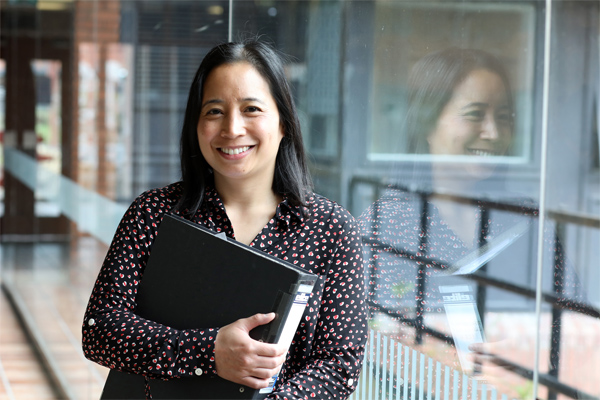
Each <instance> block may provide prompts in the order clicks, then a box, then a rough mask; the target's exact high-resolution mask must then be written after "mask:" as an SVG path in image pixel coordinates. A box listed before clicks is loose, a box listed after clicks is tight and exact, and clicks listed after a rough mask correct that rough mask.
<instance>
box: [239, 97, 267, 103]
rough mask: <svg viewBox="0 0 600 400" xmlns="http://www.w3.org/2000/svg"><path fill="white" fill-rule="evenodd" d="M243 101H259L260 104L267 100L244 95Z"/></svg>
mask: <svg viewBox="0 0 600 400" xmlns="http://www.w3.org/2000/svg"><path fill="white" fill-rule="evenodd" d="M242 101H257V102H259V103H260V104H265V102H264V101H262V100H261V99H259V98H258V97H244V98H243V99H242Z"/></svg>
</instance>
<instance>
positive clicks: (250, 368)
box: [215, 313, 287, 388]
mask: <svg viewBox="0 0 600 400" xmlns="http://www.w3.org/2000/svg"><path fill="white" fill-rule="evenodd" d="M274 318H275V314H274V313H269V314H256V315H253V316H251V317H249V318H242V319H239V320H237V321H235V322H234V323H232V324H229V325H227V326H224V327H223V328H221V329H220V330H219V333H218V334H217V337H216V340H215V364H216V367H217V374H218V375H219V376H220V377H222V378H224V379H227V380H230V381H233V382H236V383H241V384H243V385H246V386H250V387H252V388H262V387H266V386H268V382H269V379H270V378H271V377H272V376H273V375H275V374H277V372H278V371H279V369H280V368H281V364H283V362H284V361H285V354H286V350H287V349H284V348H283V347H282V346H280V345H276V344H269V343H262V342H259V341H256V340H254V339H252V338H251V337H250V336H249V332H250V331H251V330H252V329H254V328H255V327H257V326H260V325H264V324H267V323H269V322H271V321H272V320H273V319H274ZM260 385H262V386H260Z"/></svg>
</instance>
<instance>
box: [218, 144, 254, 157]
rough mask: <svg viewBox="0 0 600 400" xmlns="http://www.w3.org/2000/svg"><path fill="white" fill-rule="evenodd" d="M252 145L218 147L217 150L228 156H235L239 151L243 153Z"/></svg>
mask: <svg viewBox="0 0 600 400" xmlns="http://www.w3.org/2000/svg"><path fill="white" fill-rule="evenodd" d="M252 147H254V146H243V147H220V148H219V151H220V152H222V153H225V154H227V155H230V156H235V155H238V154H241V153H245V152H246V151H248V150H250V148H252Z"/></svg>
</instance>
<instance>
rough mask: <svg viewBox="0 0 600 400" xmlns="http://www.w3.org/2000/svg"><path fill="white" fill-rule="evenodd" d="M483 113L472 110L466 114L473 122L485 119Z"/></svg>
mask: <svg viewBox="0 0 600 400" xmlns="http://www.w3.org/2000/svg"><path fill="white" fill-rule="evenodd" d="M483 115H484V114H483V111H480V110H471V111H467V112H466V113H465V116H466V117H468V118H469V119H472V120H480V119H482V118H483Z"/></svg>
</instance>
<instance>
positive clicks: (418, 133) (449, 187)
mask: <svg viewBox="0 0 600 400" xmlns="http://www.w3.org/2000/svg"><path fill="white" fill-rule="evenodd" d="M405 129H406V134H407V135H408V138H409V141H410V145H411V149H412V151H413V152H415V153H426V154H429V155H430V156H429V157H427V160H428V162H429V163H428V165H427V169H429V171H428V172H430V173H429V174H426V176H427V178H428V179H424V182H423V181H422V182H419V184H420V186H421V188H420V189H419V190H412V189H409V186H410V185H404V186H403V185H395V186H394V187H392V188H390V189H389V190H388V191H387V192H386V193H385V195H383V196H382V197H381V198H380V199H379V200H378V201H377V202H375V203H374V204H373V205H372V206H371V207H370V208H369V209H367V210H366V211H365V212H364V213H363V215H362V216H361V218H360V225H361V228H362V230H363V235H364V236H366V237H367V238H368V240H367V243H368V245H367V246H365V251H366V252H365V260H366V265H367V268H368V272H367V275H368V282H367V284H368V295H369V304H370V314H371V315H370V317H371V318H373V319H375V320H376V321H377V322H378V323H377V324H376V325H378V326H380V327H382V329H387V328H389V329H390V330H392V333H393V334H394V335H397V336H404V337H405V340H407V341H409V340H414V338H415V335H416V342H417V343H421V340H422V336H421V335H427V334H429V335H431V336H433V337H437V338H438V339H441V340H442V341H448V342H451V343H454V344H455V347H456V349H457V351H458V354H457V355H456V358H454V356H453V357H447V356H444V355H443V354H441V353H442V352H438V353H437V354H436V357H442V358H444V357H445V359H443V360H442V361H444V362H446V363H448V364H450V363H452V362H454V363H455V367H456V368H457V369H462V370H463V371H464V372H465V373H472V372H479V368H480V366H479V365H478V364H477V363H473V360H474V358H473V354H472V351H473V348H476V349H477V348H478V349H481V348H482V346H481V344H478V342H481V341H482V340H483V337H482V335H480V333H481V334H482V332H479V331H478V330H477V328H478V327H477V323H476V321H477V318H478V317H479V316H477V315H475V316H474V315H468V314H466V313H465V314H460V315H459V316H460V318H461V320H460V321H461V323H462V326H459V327H458V328H459V329H453V328H456V326H454V327H453V326H452V322H449V321H452V320H453V315H450V311H448V310H450V309H452V306H453V305H454V304H450V303H452V302H453V301H455V300H456V299H460V301H461V302H462V303H461V307H462V308H461V310H464V309H468V308H469V307H471V306H475V305H476V306H477V307H479V310H478V312H479V314H481V316H482V319H483V316H485V314H486V311H490V310H494V311H506V308H507V307H514V308H515V309H517V310H521V311H529V312H533V311H534V310H533V309H531V304H532V303H530V302H528V300H529V299H527V298H526V297H518V296H516V295H515V294H514V293H511V292H510V291H507V290H499V289H495V288H493V289H492V290H491V291H490V290H488V293H487V294H486V293H485V292H478V290H479V289H480V288H484V287H486V285H480V286H478V285H477V284H476V282H477V281H476V280H471V279H468V278H465V277H464V276H463V277H460V276H449V275H450V273H451V272H458V273H463V272H464V271H465V268H466V267H467V266H470V267H472V268H470V269H469V270H468V271H466V272H464V273H465V274H467V275H468V274H470V273H472V272H474V271H477V272H478V273H479V274H484V275H486V277H489V278H492V279H496V280H498V281H503V282H504V283H507V286H510V285H514V286H520V287H523V288H524V290H531V291H535V290H536V287H535V285H534V284H533V283H532V282H535V280H534V279H532V277H533V276H534V274H535V265H536V259H535V258H536V254H535V252H534V251H532V248H535V245H536V244H537V237H536V236H537V232H538V230H537V226H536V222H537V209H536V208H535V207H536V205H535V204H534V203H533V202H532V201H531V200H527V199H523V198H516V196H515V198H513V199H512V200H507V195H506V193H502V196H503V197H502V199H503V201H501V202H497V204H496V205H495V206H493V207H491V206H489V205H487V204H486V201H485V200H486V198H489V197H488V196H489V192H488V191H487V190H488V189H489V188H491V189H497V186H498V184H499V183H500V182H502V176H498V175H500V174H499V172H501V171H502V169H499V168H498V163H497V162H496V160H497V159H498V157H499V156H503V155H507V154H509V153H510V147H511V142H512V139H513V101H512V96H511V92H510V85H509V82H508V79H507V74H506V72H505V70H504V68H503V66H502V65H501V63H500V62H499V61H498V60H497V59H496V58H495V57H494V56H492V55H491V54H489V53H487V52H484V51H481V50H472V49H458V48H449V49H444V50H441V51H438V52H435V53H432V54H430V55H427V56H425V57H424V58H423V59H421V60H420V61H418V62H417V63H416V64H415V66H414V67H413V69H412V70H411V76H410V77H409V107H408V111H407V116H406V121H405ZM483 190H486V192H482V191H483ZM503 192H504V190H503ZM471 199H472V200H471ZM494 200H497V198H496V196H494ZM548 233H549V235H545V236H547V237H545V238H544V239H545V241H546V242H547V245H546V246H545V251H546V253H545V254H544V255H543V256H544V258H545V259H547V260H548V264H549V265H552V263H556V265H557V268H558V269H563V266H564V265H565V261H564V254H563V253H562V251H556V252H555V250H557V249H560V247H561V246H559V245H557V244H556V242H555V241H554V237H553V235H552V232H551V231H548ZM477 257H479V258H477ZM472 260H476V261H477V262H476V263H473V264H468V263H467V261H472ZM550 260H552V261H550ZM460 267H462V268H463V269H462V270H458V271H456V269H457V268H460ZM549 269H550V268H549ZM554 282H558V280H556V279H552V278H551V276H546V277H545V279H544V291H545V292H553V291H554V292H555V293H559V292H560V293H561V294H560V295H559V296H560V297H563V296H564V297H566V298H571V299H574V298H575V296H576V292H577V286H578V285H577V283H576V279H575V277H574V274H573V272H572V270H571V271H570V272H568V273H567V274H566V276H565V280H564V283H563V282H559V283H557V284H556V285H561V286H562V287H561V288H556V287H553V286H552V285H553V284H554ZM442 286H444V289H441V287H442ZM488 287H490V286H488ZM559 289H560V290H559ZM444 291H445V293H442V292H444ZM492 296H493V297H492ZM486 299H491V301H490V300H488V306H486V305H485V302H486ZM492 301H493V302H495V306H496V307H498V304H502V306H500V307H502V308H496V309H490V308H488V307H489V304H490V303H492ZM507 304H508V306H506V305H507ZM448 306H450V307H448ZM473 309H474V310H477V309H476V308H473ZM461 312H462V311H461ZM444 313H445V315H444ZM501 314H502V313H496V315H501ZM390 316H391V317H392V320H391V321H390V319H389V318H388V317H390ZM440 316H442V317H443V318H440ZM465 321H468V324H467V323H466V322H465ZM471 322H474V323H473V324H472V325H470V323H471ZM384 323H389V324H385V325H384ZM426 325H427V326H426ZM465 326H466V327H467V328H465ZM407 328H409V329H407ZM428 328H435V329H436V330H437V331H438V333H436V332H432V331H427V329H428ZM498 331H499V330H497V331H496V332H494V334H496V335H497V334H498ZM439 332H442V334H441V335H440V334H439ZM444 336H445V337H444ZM488 339H489V338H488ZM499 339H503V338H501V337H499V336H496V337H492V340H494V341H496V340H499ZM524 340H527V339H526V338H523V341H524ZM437 343H440V342H437ZM473 345H476V346H475V347H474V346H473ZM494 346H497V348H499V349H500V351H498V352H496V351H493V352H496V354H500V355H501V357H504V358H507V359H511V358H512V359H515V358H517V356H518V351H515V349H514V348H511V347H504V348H503V347H502V346H509V345H507V342H502V343H496V344H495V345H494ZM485 347H486V348H488V349H489V348H490V346H489V344H488V345H486V346H485ZM449 358H450V359H449ZM531 359H533V355H532V357H531ZM477 361H479V360H477ZM495 364H501V361H499V359H495V361H494V363H493V364H487V365H486V368H489V366H490V365H495ZM494 368H495V369H494V370H493V373H491V374H486V375H487V377H491V378H494V379H493V380H496V381H500V379H498V378H499V377H500V376H505V375H506V374H507V370H506V369H503V368H498V367H494ZM484 372H485V369H484ZM505 389H507V388H506V387H505Z"/></svg>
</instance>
